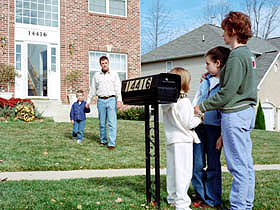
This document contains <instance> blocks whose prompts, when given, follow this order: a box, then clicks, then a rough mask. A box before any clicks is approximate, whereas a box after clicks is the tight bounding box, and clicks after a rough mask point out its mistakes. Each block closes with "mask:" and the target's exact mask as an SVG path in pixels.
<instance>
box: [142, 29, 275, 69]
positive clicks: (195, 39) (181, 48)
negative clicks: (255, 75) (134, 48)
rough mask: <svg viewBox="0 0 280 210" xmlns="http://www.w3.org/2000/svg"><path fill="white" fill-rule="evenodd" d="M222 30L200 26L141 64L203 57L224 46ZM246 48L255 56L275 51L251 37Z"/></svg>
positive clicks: (157, 50)
mask: <svg viewBox="0 0 280 210" xmlns="http://www.w3.org/2000/svg"><path fill="white" fill-rule="evenodd" d="M222 35H223V30H222V28H220V27H218V26H214V25H210V24H205V25H202V26H200V27H198V28H196V29H194V30H193V31H190V32H188V33H186V34H184V35H182V36H180V37H178V38H177V39H175V40H173V41H171V42H169V43H167V44H165V45H163V46H161V47H159V48H157V49H154V50H153V51H151V52H149V53H147V54H145V55H143V56H142V57H141V63H142V64H143V63H151V62H157V61H165V60H171V59H178V58H185V57H194V56H201V55H204V54H205V53H206V52H207V51H208V50H209V49H211V48H213V47H216V46H218V45H220V46H226V45H225V44H224V39H223V37H222ZM248 47H249V48H250V49H251V50H252V52H253V53H255V54H262V53H264V52H268V51H273V50H277V48H276V47H274V46H273V45H271V44H270V43H269V42H268V41H266V40H263V39H260V38H255V37H252V38H251V39H250V40H249V41H248Z"/></svg>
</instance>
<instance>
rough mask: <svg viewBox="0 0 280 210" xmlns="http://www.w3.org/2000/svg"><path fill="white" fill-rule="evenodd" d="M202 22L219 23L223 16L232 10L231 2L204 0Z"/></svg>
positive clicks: (225, 0)
mask: <svg viewBox="0 0 280 210" xmlns="http://www.w3.org/2000/svg"><path fill="white" fill-rule="evenodd" d="M204 5H205V6H204V8H203V22H206V23H210V24H214V25H220V24H221V22H222V20H223V19H224V16H225V15H226V14H227V13H229V11H230V10H232V4H231V3H230V2H229V1H227V0H218V1H210V0H205V1H204Z"/></svg>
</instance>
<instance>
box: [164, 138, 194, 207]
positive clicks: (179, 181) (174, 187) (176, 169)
mask: <svg viewBox="0 0 280 210" xmlns="http://www.w3.org/2000/svg"><path fill="white" fill-rule="evenodd" d="M166 163H167V165H166V185H167V193H168V196H167V202H168V203H169V204H174V205H175V207H176V209H177V210H189V209H191V208H190V207H189V206H190V205H191V199H190V197H189V196H188V189H189V186H190V183H191V179H192V171H193V143H174V144H170V145H167V146H166Z"/></svg>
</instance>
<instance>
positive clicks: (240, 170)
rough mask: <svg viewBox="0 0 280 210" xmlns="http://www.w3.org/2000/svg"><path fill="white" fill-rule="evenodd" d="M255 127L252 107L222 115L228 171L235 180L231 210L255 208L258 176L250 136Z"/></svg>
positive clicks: (231, 193) (231, 195)
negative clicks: (256, 176)
mask: <svg viewBox="0 0 280 210" xmlns="http://www.w3.org/2000/svg"><path fill="white" fill-rule="evenodd" d="M254 125H255V110H254V108H253V107H250V108H248V109H245V110H242V111H239V112H234V113H222V136H223V144H224V153H225V158H226V163H227V167H228V170H229V172H230V173H231V175H232V176H233V181H232V185H231V191H230V197H229V200H230V209H231V210H251V209H252V207H253V201H254V189H255V174H254V166H253V158H252V141H251V137H250V132H251V130H252V129H253V128H254Z"/></svg>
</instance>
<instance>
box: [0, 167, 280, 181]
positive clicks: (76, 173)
mask: <svg viewBox="0 0 280 210" xmlns="http://www.w3.org/2000/svg"><path fill="white" fill-rule="evenodd" d="M254 167H255V170H256V171H262V170H280V164H273V165H255V166H254ZM222 171H223V172H228V170H227V168H226V167H222ZM151 174H152V175H154V174H155V172H154V170H152V171H151ZM160 174H161V175H165V174H166V169H161V170H160ZM139 175H146V169H145V168H139V169H104V170H73V171H31V172H2V173H0V180H2V179H4V178H7V180H8V181H20V180H61V179H78V178H96V177H120V176H139Z"/></svg>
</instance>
